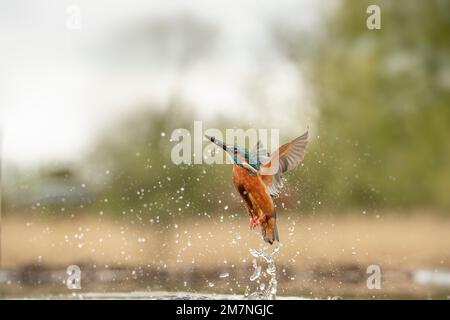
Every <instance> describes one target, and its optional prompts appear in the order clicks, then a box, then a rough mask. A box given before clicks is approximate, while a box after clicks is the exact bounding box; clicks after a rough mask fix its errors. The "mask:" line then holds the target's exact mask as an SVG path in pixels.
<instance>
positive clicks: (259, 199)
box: [205, 131, 308, 244]
mask: <svg viewBox="0 0 450 320" xmlns="http://www.w3.org/2000/svg"><path fill="white" fill-rule="evenodd" d="M205 137H206V138H207V139H208V140H210V141H211V142H213V143H215V144H216V145H217V146H218V147H220V148H221V149H223V150H225V151H226V152H227V153H228V155H229V156H230V157H231V159H232V160H233V184H234V186H235V187H236V190H237V191H238V192H239V194H240V196H241V197H242V199H243V200H244V205H245V208H246V210H247V213H248V215H249V216H250V228H251V229H254V228H255V227H256V226H260V227H261V233H262V236H263V239H264V241H266V242H268V243H270V244H272V243H273V242H274V241H278V242H279V241H280V238H279V236H278V229H277V213H276V210H275V205H274V202H273V199H274V198H276V197H277V196H278V194H279V193H280V190H281V188H282V187H283V180H282V174H283V173H285V172H286V171H288V170H292V169H294V168H295V167H296V166H297V165H298V164H299V163H300V162H301V161H303V158H304V156H305V148H306V145H307V143H308V131H306V132H305V133H304V134H302V135H301V136H300V137H298V138H295V139H294V140H292V141H291V142H288V143H286V144H284V145H282V146H281V147H279V148H278V149H277V150H275V151H274V152H273V153H272V154H269V153H268V152H267V150H266V148H265V147H264V145H263V144H262V142H261V141H258V143H257V144H256V145H255V146H254V147H253V148H252V149H251V150H247V149H245V148H241V147H239V146H237V145H227V144H225V143H223V142H222V141H220V140H218V139H216V138H215V137H211V136H208V135H205Z"/></svg>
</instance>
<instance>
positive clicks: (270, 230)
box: [262, 213, 280, 244]
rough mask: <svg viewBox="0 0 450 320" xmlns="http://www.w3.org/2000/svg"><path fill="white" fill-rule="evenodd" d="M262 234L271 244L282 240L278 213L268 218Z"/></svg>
mask: <svg viewBox="0 0 450 320" xmlns="http://www.w3.org/2000/svg"><path fill="white" fill-rule="evenodd" d="M262 234H263V238H264V241H266V242H268V243H270V244H272V243H274V242H275V241H278V242H280V237H279V236H278V227H277V214H276V213H275V214H274V216H273V217H270V218H268V219H267V222H266V224H265V225H263V226H262Z"/></svg>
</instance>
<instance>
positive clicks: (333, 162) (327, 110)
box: [279, 0, 450, 209]
mask: <svg viewBox="0 0 450 320" xmlns="http://www.w3.org/2000/svg"><path fill="white" fill-rule="evenodd" d="M370 4H376V5H379V6H380V8H381V25H382V28H381V30H369V29H368V28H367V27H366V19H367V17H368V16H369V14H367V13H366V9H367V7H368V6H369V5H370ZM449 27H450V2H449V1H439V0H435V1H409V0H404V1H349V0H346V1H342V3H341V5H340V6H338V7H337V8H336V11H335V12H333V13H332V14H331V16H330V19H329V20H327V22H326V23H325V28H324V30H323V32H317V37H314V38H307V37H305V36H302V35H299V34H295V33H291V34H286V33H282V34H281V35H282V36H280V37H279V42H280V44H281V48H283V49H284V51H285V52H286V54H287V55H288V56H289V57H290V58H291V59H292V61H294V62H295V63H297V64H298V65H299V68H301V71H302V73H303V74H304V75H306V77H307V79H308V81H309V82H310V84H311V88H312V92H313V95H314V101H315V103H316V104H317V106H318V108H319V125H318V129H317V131H316V132H319V136H320V137H319V138H318V139H316V140H315V143H314V144H313V145H311V149H310V153H309V156H308V157H307V158H306V162H305V165H306V170H303V171H299V172H298V176H299V178H300V179H301V180H303V181H304V183H303V185H304V186H305V188H308V190H307V192H305V193H304V196H305V197H307V199H305V200H306V201H304V203H307V204H308V206H310V205H311V204H314V203H316V202H317V201H321V202H322V203H323V204H324V205H327V206H329V207H334V208H348V207H391V208H396V207H398V208H411V207H431V208H441V209H448V208H450V196H449V190H450V145H449V143H448V138H449V137H450V59H449V57H450V50H449V48H450V33H449V32H448V30H450V28H449ZM321 31H322V30H321ZM305 40H307V42H306V43H305ZM305 47H306V48H308V47H309V48H310V49H305ZM305 59H306V60H307V61H311V63H306V67H305V63H304V60H305Z"/></svg>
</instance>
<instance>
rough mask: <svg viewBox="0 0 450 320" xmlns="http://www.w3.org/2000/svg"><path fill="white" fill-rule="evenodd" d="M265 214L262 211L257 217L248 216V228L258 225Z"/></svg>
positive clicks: (264, 217)
mask: <svg viewBox="0 0 450 320" xmlns="http://www.w3.org/2000/svg"><path fill="white" fill-rule="evenodd" d="M266 216H267V214H265V213H263V214H262V215H261V216H259V217H258V218H253V217H250V229H254V228H255V227H256V226H258V225H260V224H261V223H262V222H263V221H264V219H266Z"/></svg>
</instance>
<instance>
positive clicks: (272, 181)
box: [261, 131, 308, 197]
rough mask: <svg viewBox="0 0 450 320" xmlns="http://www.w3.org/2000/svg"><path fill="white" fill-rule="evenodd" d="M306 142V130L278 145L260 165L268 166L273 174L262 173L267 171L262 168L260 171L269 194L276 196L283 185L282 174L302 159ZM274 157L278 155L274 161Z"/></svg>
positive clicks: (265, 167)
mask: <svg viewBox="0 0 450 320" xmlns="http://www.w3.org/2000/svg"><path fill="white" fill-rule="evenodd" d="M307 144H308V131H306V132H305V133H304V134H302V135H301V136H300V137H298V138H295V139H294V140H292V141H291V142H289V143H286V144H284V145H282V146H281V147H279V148H278V150H276V151H275V152H274V153H272V155H271V156H270V160H269V161H267V162H265V163H264V164H263V165H262V169H269V168H270V169H271V170H270V171H269V172H273V174H271V173H268V174H264V171H266V172H267V171H268V170H262V173H261V177H262V179H263V181H264V183H265V184H266V185H267V187H268V188H269V192H270V195H272V196H274V197H275V196H278V194H279V193H280V190H281V188H282V187H283V178H282V174H283V173H284V172H286V171H288V170H292V169H294V168H295V167H296V166H298V164H299V163H300V162H302V161H303V159H304V157H305V149H306V145H307ZM275 157H278V161H276V159H275ZM274 166H275V167H274Z"/></svg>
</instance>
